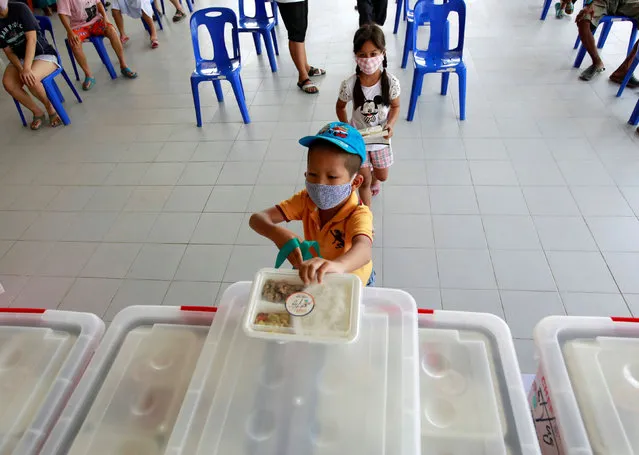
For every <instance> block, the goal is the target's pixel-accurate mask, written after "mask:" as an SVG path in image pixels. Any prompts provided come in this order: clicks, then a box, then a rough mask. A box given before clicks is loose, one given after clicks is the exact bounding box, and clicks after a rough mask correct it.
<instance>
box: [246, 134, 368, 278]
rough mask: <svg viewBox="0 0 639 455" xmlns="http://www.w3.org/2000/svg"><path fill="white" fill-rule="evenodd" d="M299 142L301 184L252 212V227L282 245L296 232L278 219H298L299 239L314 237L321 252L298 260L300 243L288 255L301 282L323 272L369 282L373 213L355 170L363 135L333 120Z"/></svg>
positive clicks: (361, 153)
mask: <svg viewBox="0 0 639 455" xmlns="http://www.w3.org/2000/svg"><path fill="white" fill-rule="evenodd" d="M300 144H301V145H303V146H305V147H308V156H307V159H306V174H305V175H306V189H305V190H302V191H300V192H299V193H297V194H296V195H294V196H293V197H292V198H290V199H288V200H286V201H282V202H280V203H279V204H278V205H275V206H273V207H270V208H268V209H266V210H264V211H262V212H259V213H254V214H253V215H252V216H251V219H250V226H251V228H252V229H253V230H254V231H255V232H257V233H258V234H260V235H263V236H264V237H267V238H269V239H271V240H272V241H273V242H274V243H275V245H277V247H278V248H280V249H281V248H282V247H283V246H284V245H285V244H286V243H287V242H288V241H290V240H291V239H293V238H296V237H297V235H296V234H295V233H293V232H292V231H290V230H288V229H286V228H285V227H282V226H279V224H280V223H282V222H284V221H286V222H289V221H293V220H301V221H302V223H303V224H304V240H311V241H317V242H318V244H319V248H320V251H319V253H320V255H321V256H322V257H321V258H320V257H314V258H313V259H309V260H307V261H303V260H302V253H301V251H300V249H299V248H298V249H296V250H294V251H293V252H292V253H291V254H290V255H289V256H288V260H289V262H290V263H291V264H292V265H293V267H294V268H296V269H298V270H299V274H300V278H301V279H302V280H303V281H304V283H306V284H309V283H314V282H319V283H321V282H322V278H323V277H324V275H325V274H326V273H354V274H356V275H357V276H359V278H360V280H362V284H366V285H367V286H372V285H374V284H375V272H374V271H373V261H372V251H373V250H372V248H373V215H372V213H371V211H370V209H369V208H368V207H367V206H366V205H364V204H362V202H361V201H360V200H359V196H358V194H357V189H358V188H359V186H360V185H361V184H362V180H363V178H362V176H361V175H360V174H358V171H359V168H360V166H361V165H362V163H363V162H364V161H365V160H366V147H365V145H364V139H363V138H362V135H361V134H360V133H359V132H358V131H357V130H356V129H355V128H353V127H352V126H350V125H348V124H346V123H342V122H333V123H329V124H328V125H326V126H324V127H323V128H322V129H321V130H320V131H319V132H318V133H317V135H315V136H307V137H304V138H302V139H301V140H300Z"/></svg>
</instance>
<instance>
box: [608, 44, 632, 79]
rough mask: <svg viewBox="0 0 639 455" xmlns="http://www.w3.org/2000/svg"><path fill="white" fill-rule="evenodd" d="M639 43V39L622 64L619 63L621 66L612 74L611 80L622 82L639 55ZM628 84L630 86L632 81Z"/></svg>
mask: <svg viewBox="0 0 639 455" xmlns="http://www.w3.org/2000/svg"><path fill="white" fill-rule="evenodd" d="M638 45H639V41H637V42H636V43H635V46H634V47H633V48H632V51H631V52H630V54H628V56H627V57H626V59H625V60H624V61H623V62H622V63H621V65H619V68H617V69H616V70H615V71H614V72H613V73H612V74H611V75H610V80H611V81H613V82H616V83H618V84H621V82H622V81H623V78H624V77H626V73H627V72H628V71H629V70H630V65H631V64H632V61H633V60H634V59H635V56H636V55H637V46H638ZM628 85H629V86H630V83H629V84H628ZM633 85H635V84H633Z"/></svg>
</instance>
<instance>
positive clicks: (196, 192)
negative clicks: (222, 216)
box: [164, 186, 213, 213]
mask: <svg viewBox="0 0 639 455" xmlns="http://www.w3.org/2000/svg"><path fill="white" fill-rule="evenodd" d="M212 191H213V187H211V186H176V187H175V188H174V189H173V191H172V192H171V195H170V196H169V199H168V200H167V201H166V204H164V211H165V212H198V213H201V212H202V211H203V210H204V206H205V205H206V202H207V201H208V200H209V196H210V195H211V192H212Z"/></svg>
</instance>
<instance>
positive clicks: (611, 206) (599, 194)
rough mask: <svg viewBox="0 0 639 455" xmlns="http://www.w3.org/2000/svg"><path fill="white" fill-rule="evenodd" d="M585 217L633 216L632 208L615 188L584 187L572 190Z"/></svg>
mask: <svg viewBox="0 0 639 455" xmlns="http://www.w3.org/2000/svg"><path fill="white" fill-rule="evenodd" d="M571 191H572V194H573V196H574V197H575V201H577V205H579V209H580V210H581V213H582V214H583V215H584V216H633V213H632V210H631V209H630V206H629V205H628V203H627V202H626V200H625V199H624V197H623V196H622V195H621V192H620V191H619V190H618V189H617V188H616V187H613V186H606V187H601V186H583V187H573V188H572V189H571Z"/></svg>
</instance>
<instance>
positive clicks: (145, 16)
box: [142, 11, 158, 47]
mask: <svg viewBox="0 0 639 455" xmlns="http://www.w3.org/2000/svg"><path fill="white" fill-rule="evenodd" d="M142 20H143V21H144V23H145V24H146V26H147V27H149V35H150V39H151V44H153V42H156V43H157V40H158V32H157V30H156V29H155V25H154V24H153V17H152V16H149V15H148V14H146V13H145V12H144V11H142ZM156 47H157V46H156Z"/></svg>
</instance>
